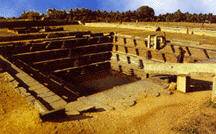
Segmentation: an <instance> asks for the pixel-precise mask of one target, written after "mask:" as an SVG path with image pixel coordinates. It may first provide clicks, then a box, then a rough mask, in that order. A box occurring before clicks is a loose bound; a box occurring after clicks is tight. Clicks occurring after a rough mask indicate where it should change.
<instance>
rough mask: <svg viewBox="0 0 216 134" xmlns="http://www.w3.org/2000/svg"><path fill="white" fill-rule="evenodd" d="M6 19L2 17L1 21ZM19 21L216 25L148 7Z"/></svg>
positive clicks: (53, 13)
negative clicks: (155, 10) (59, 20)
mask: <svg viewBox="0 0 216 134" xmlns="http://www.w3.org/2000/svg"><path fill="white" fill-rule="evenodd" d="M2 19H6V18H4V17H0V20H2ZM18 19H31V20H40V19H44V20H50V19H61V20H67V21H78V20H79V21H83V22H150V21H151V22H153V21H154V22H197V23H216V15H213V14H212V13H209V14H191V13H189V12H186V13H183V12H181V11H180V10H177V11H176V12H174V13H167V14H160V15H158V16H156V15H155V12H154V9H153V8H151V7H148V6H141V7H140V8H138V9H137V10H134V11H130V10H129V11H126V12H118V11H117V12H113V11H111V12H108V11H102V10H90V9H86V8H76V9H71V10H67V11H65V10H57V9H48V10H47V12H46V13H45V14H41V13H39V12H36V11H25V12H23V13H22V14H21V15H20V16H19V17H18Z"/></svg>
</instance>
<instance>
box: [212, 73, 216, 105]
mask: <svg viewBox="0 0 216 134" xmlns="http://www.w3.org/2000/svg"><path fill="white" fill-rule="evenodd" d="M212 102H214V103H216V76H214V77H213V85H212Z"/></svg>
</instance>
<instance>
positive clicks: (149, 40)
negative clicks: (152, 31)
mask: <svg viewBox="0 0 216 134" xmlns="http://www.w3.org/2000/svg"><path fill="white" fill-rule="evenodd" d="M147 48H151V35H149V36H148V44H147Z"/></svg>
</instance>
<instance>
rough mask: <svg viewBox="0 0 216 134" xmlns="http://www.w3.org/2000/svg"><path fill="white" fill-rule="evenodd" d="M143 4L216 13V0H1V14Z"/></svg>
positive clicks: (121, 8) (159, 10) (159, 9)
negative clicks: (49, 9)
mask: <svg viewBox="0 0 216 134" xmlns="http://www.w3.org/2000/svg"><path fill="white" fill-rule="evenodd" d="M142 5H148V6H150V7H152V8H154V10H155V12H156V14H157V15H158V14H164V13H167V12H175V11H176V10H178V9H180V10H181V11H183V12H191V13H213V14H216V0H0V16H4V17H12V16H18V15H20V14H21V13H22V12H23V11H24V10H36V11H39V12H46V9H48V8H57V9H71V8H82V7H85V8H89V9H93V10H96V9H101V10H108V11H111V10H113V11H117V10H119V11H126V10H136V9H137V8H138V7H140V6H142Z"/></svg>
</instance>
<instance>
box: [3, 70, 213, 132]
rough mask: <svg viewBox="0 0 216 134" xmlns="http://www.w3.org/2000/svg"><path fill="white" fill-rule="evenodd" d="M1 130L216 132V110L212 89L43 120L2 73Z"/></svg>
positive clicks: (145, 98)
mask: <svg viewBox="0 0 216 134" xmlns="http://www.w3.org/2000/svg"><path fill="white" fill-rule="evenodd" d="M0 82H1V83H0V128H1V129H0V133H4V134H8V133H10V134H13V133H20V134H29V133H39V134H43V133H51V134H65V133H68V134H95V133H96V134H101V133H103V134H118V133H126V134H131V133H134V134H143V133H146V134H151V133H152V134H156V133H158V134H172V133H180V134H181V133H183V134H184V133H189V134H193V133H197V134H198V133H200V134H208V133H209V134H214V133H215V132H216V109H215V108H214V106H212V104H211V103H209V98H210V95H211V91H203V92H193V93H188V94H182V93H177V92H175V93H174V94H173V95H164V96H160V97H149V96H140V97H139V99H138V100H137V104H136V105H135V106H133V107H130V108H128V109H125V110H116V111H115V110H113V111H109V112H97V113H86V114H84V115H82V116H79V117H68V118H63V117H62V119H55V120H54V119H53V120H49V121H46V122H42V121H41V120H40V118H39V116H38V112H37V110H36V109H34V107H33V106H32V105H31V104H29V103H28V102H27V101H26V100H25V99H23V98H22V97H21V96H20V95H19V94H18V93H16V92H15V90H14V86H13V85H12V84H10V82H9V79H8V78H7V75H5V74H3V73H1V74H0Z"/></svg>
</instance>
